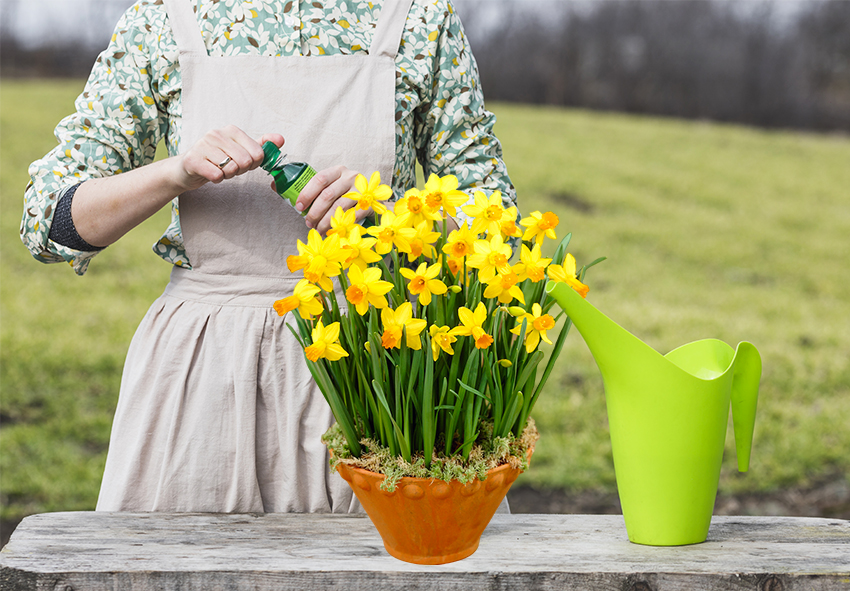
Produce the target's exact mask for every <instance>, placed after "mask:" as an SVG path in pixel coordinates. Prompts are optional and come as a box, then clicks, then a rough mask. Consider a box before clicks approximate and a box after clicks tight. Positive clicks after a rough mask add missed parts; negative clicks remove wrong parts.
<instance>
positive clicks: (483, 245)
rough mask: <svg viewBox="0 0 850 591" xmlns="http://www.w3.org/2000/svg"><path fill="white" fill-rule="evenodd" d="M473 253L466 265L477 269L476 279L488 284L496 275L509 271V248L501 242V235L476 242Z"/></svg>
mask: <svg viewBox="0 0 850 591" xmlns="http://www.w3.org/2000/svg"><path fill="white" fill-rule="evenodd" d="M473 249H474V251H475V252H474V253H473V254H472V255H471V256H470V257H469V261H468V262H467V265H469V266H470V267H472V268H473V269H478V278H479V279H480V280H481V281H483V282H484V283H488V282H489V281H490V280H491V279H493V277H495V276H496V273H507V272H509V271H510V268H511V266H510V264H509V263H508V259H510V258H511V247H510V245H509V244H505V243H504V242H502V235H501V234H498V235H496V236H493V238H491V239H490V240H489V241H487V240H476V241H475V244H473Z"/></svg>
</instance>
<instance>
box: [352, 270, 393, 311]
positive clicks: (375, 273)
mask: <svg viewBox="0 0 850 591" xmlns="http://www.w3.org/2000/svg"><path fill="white" fill-rule="evenodd" d="M348 283H349V285H348V289H346V290H345V299H347V300H348V301H349V302H351V303H352V304H354V308H355V309H356V310H357V313H358V314H360V315H361V316H363V315H364V314H365V313H366V312H367V311H368V310H369V304H371V305H373V306H375V307H376V308H377V309H379V310H380V309H381V308H386V307H387V306H388V305H389V304H388V303H387V298H386V297H384V294H385V293H387V292H388V291H390V290H391V289H392V288H393V284H392V283H390V282H389V281H382V280H381V270H380V269H377V268H374V267H369V268H367V269H366V270H365V271H361V270H360V267H358V266H356V265H355V266H352V267H351V268H350V269H349V270H348Z"/></svg>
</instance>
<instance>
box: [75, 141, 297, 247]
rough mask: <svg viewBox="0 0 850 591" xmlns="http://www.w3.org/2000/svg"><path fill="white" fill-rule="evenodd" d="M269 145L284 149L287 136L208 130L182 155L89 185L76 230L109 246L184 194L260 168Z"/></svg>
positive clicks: (79, 198) (78, 202)
mask: <svg viewBox="0 0 850 591" xmlns="http://www.w3.org/2000/svg"><path fill="white" fill-rule="evenodd" d="M265 141H272V142H274V143H275V144H276V145H277V146H278V147H280V146H282V145H283V136H281V135H280V134H276V133H272V134H266V135H264V136H263V137H261V138H260V139H259V141H257V140H253V139H251V138H250V137H248V136H247V135H246V134H245V132H244V131H242V130H241V129H239V128H238V127H235V126H232V125H231V126H228V127H225V128H223V129H216V130H213V131H210V132H208V133H207V134H206V135H204V137H202V138H201V139H200V140H198V141H197V142H196V143H195V145H193V146H192V147H191V148H190V149H189V151H188V152H186V153H185V154H182V155H180V156H174V157H172V158H166V159H165V160H159V161H157V162H153V163H151V164H148V165H146V166H142V167H140V168H136V169H134V170H130V171H128V172H125V173H123V174H116V175H112V176H107V177H103V178H96V179H91V180H89V181H86V182H85V183H83V184H82V185H80V188H79V189H78V190H77V192H76V194H75V195H74V201H73V203H72V204H71V217H72V218H73V220H74V225H75V226H76V228H77V232H78V233H79V235H80V237H82V239H83V240H85V241H86V242H88V243H89V244H92V245H94V246H108V245H109V244H112V243H113V242H115V241H116V240H118V239H119V238H120V237H121V236H123V235H124V234H126V233H127V232H128V231H130V230H131V229H132V228H134V227H136V226H137V225H139V224H140V223H141V222H142V221H144V220H146V219H147V218H149V217H150V216H151V215H153V214H154V213H156V212H157V211H159V210H160V209H161V208H162V207H163V206H164V205H166V204H167V203H168V202H170V201H171V200H172V199H174V198H175V197H177V196H178V195H180V194H181V193H185V192H186V191H190V190H192V189H197V188H198V187H200V186H202V185H204V184H206V183H208V182H213V183H220V182H221V181H223V180H225V179H229V178H233V177H235V176H237V175H240V174H242V173H245V172H247V171H249V170H252V169H254V168H257V167H258V166H260V164H262V163H263V147H262V143H263V142H265ZM219 164H221V166H218V165H219Z"/></svg>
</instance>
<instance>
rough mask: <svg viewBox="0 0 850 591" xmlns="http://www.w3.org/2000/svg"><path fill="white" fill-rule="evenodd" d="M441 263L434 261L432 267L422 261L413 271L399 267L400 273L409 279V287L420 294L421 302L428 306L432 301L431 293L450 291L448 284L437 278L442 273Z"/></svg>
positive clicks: (416, 294)
mask: <svg viewBox="0 0 850 591" xmlns="http://www.w3.org/2000/svg"><path fill="white" fill-rule="evenodd" d="M440 267H441V263H439V262H438V263H434V264H433V265H431V266H430V267H429V266H428V265H427V263H422V264H420V265H419V267H418V268H417V269H416V271H413V270H412V269H405V268H401V269H399V273H401V274H402V276H403V277H404V278H405V279H407V280H408V281H409V283H408V284H407V289H408V290H410V293H412V294H413V295H415V296H419V304H420V305H423V306H427V305H428V304H430V303H431V294H436V295H442V294H444V293H446V291H448V287H446V284H445V283H443V282H442V281H440V280H439V279H436V277H437V276H438V275H439V274H440Z"/></svg>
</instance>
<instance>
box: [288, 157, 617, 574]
mask: <svg viewBox="0 0 850 591" xmlns="http://www.w3.org/2000/svg"><path fill="white" fill-rule="evenodd" d="M457 187H458V180H457V178H455V177H454V176H445V177H442V178H440V177H437V176H436V175H431V176H430V178H429V179H428V181H427V182H426V183H425V185H424V188H423V189H421V190H420V189H410V190H409V191H407V192H406V193H405V195H404V197H402V198H401V199H399V200H398V201H397V202H395V203H394V204H392V209H389V208H388V205H389V204H387V203H385V200H387V199H388V198H389V197H390V196H391V195H392V191H391V189H390V188H389V187H388V186H386V185H382V184H381V183H380V176H379V174H378V173H377V172H376V173H374V174H373V175H372V177H371V179H369V180H367V179H366V178H365V177H364V176H362V175H361V176H359V177H358V178H357V180H356V183H355V188H356V190H355V191H353V192H352V193H349V194H348V195H347V196H348V197H350V198H351V199H353V200H355V201H356V202H357V205H356V206H355V208H352V209H349V210H348V211H343V210H342V208H339V209H337V211H336V213H335V214H334V217H333V219H332V220H331V225H332V227H331V229H330V230H329V231H328V232H327V235H326V236H325V238H322V237H321V235H320V234H319V233H318V232H317V231H316V230H310V232H309V235H308V239H307V243H306V244H304V243H303V242H301V241H300V240H299V241H298V244H297V247H298V253H299V254H298V255H294V256H290V257H289V258H288V259H287V265H288V268H289V270H290V271H291V272H293V273H296V272H298V273H303V279H301V280H300V281H299V282H298V284H297V286H296V287H295V289H294V293H293V294H292V295H290V296H288V297H285V298H283V299H281V300H279V301H277V302H275V304H274V307H275V310H277V312H278V314H280V315H281V316H284V315H286V314H291V318H294V320H295V325H294V326H293V325H291V324H290V328H291V329H292V331H293V333H294V334H295V336H296V338H297V339H298V341H299V343H300V344H301V346H302V347H303V349H304V355H305V357H306V359H307V366H308V367H309V369H310V371H311V373H312V375H313V377H314V378H315V381H316V383H317V384H318V386H319V388H320V390H321V391H322V393H323V395H324V396H325V398H326V400H327V402H328V404H329V405H330V407H331V410H332V412H333V414H334V417H335V418H336V424H335V425H334V426H333V427H332V428H331V429H330V431H328V433H326V434H325V436H324V438H323V441H324V442H325V443H326V444H327V446H328V447H329V449H330V451H331V456H332V465H333V466H334V467H335V468H336V469H337V470H338V471H339V472H340V474H341V475H342V477H343V478H345V479H346V480H347V481H348V482H349V484H350V485H351V486H352V488H353V490H354V492H355V493H356V494H357V496H358V498H359V499H360V501H361V503H362V504H363V506H364V508H365V510H366V512H367V513H368V514H369V516H370V517H371V518H372V520H373V522H374V523H375V525H376V527H377V528H378V530H379V532H380V533H381V535H382V537H383V540H384V545H385V547H386V548H387V550H388V551H389V552H390V554H392V555H393V556H396V557H398V558H400V559H402V560H407V561H409V562H416V563H420V564H439V563H443V562H450V561H453V560H459V559H461V558H464V557H466V556H468V555H470V554H472V553H473V552H474V551H475V549H476V548H477V546H478V539H479V538H480V535H481V533H482V532H483V530H484V528H485V527H486V525H487V523H488V522H489V520H490V519H491V518H492V516H493V514H494V513H495V511H496V509H497V508H498V506H499V504H500V503H501V501H502V499H503V498H504V496H505V494H506V493H507V490H508V488H509V487H510V485H511V483H512V482H513V481H514V480H515V479H516V477H517V475H518V474H519V473H520V472H521V471H522V470H524V469H526V468H527V467H528V461H529V458H530V456H531V452H532V449H533V446H534V444H535V442H536V440H537V430H536V428H535V426H534V421H533V420H532V419H531V417H530V415H531V412H532V410H533V409H534V405H535V403H536V402H537V400H538V398H539V396H540V394H541V392H542V390H543V387H544V385H545V383H546V380H547V379H548V377H549V375H550V374H551V372H552V369H553V367H554V365H555V363H556V360H557V358H558V354H559V353H560V351H561V348H562V346H563V344H564V340H565V338H566V336H567V332H568V330H569V327H570V322H569V319H565V321H564V322H563V323H562V324H561V326H560V328H558V320H559V318H558V314H556V313H555V312H556V310H557V311H558V312H560V309H559V308H557V307H556V308H555V309H554V310H553V309H552V307H553V304H554V301H553V300H551V299H550V298H549V297H548V295H547V294H546V293H545V291H544V287H545V284H546V283H547V281H554V282H562V283H566V284H568V285H569V286H571V287H572V288H573V289H575V290H576V291H577V292H579V293H580V294H581V295H582V296H584V295H585V294H586V293H587V290H588V288H587V286H586V285H585V284H584V283H583V280H584V273H585V271H586V270H587V268H589V267H591V266H592V265H594V264H596V263H597V262H599V261H601V260H602V259H597V260H596V261H594V262H592V263H590V264H589V265H585V266H584V267H582V268H580V269H577V267H576V261H575V259H574V258H573V256H572V255H571V254H569V253H568V252H567V245H568V243H569V240H570V235H569V234H568V235H566V236H565V237H564V238H563V239H561V240H560V242H556V241H557V235H556V229H557V227H558V225H559V220H558V217H557V216H556V215H555V214H554V213H552V212H545V213H541V212H539V211H534V212H532V213H531V214H530V215H529V216H527V217H524V218H522V219H521V220H520V221H519V224H517V219H518V216H517V210H516V208H515V207H507V208H506V207H505V206H504V204H503V200H502V195H501V194H500V193H499V192H498V191H495V192H493V193H492V194H490V195H486V194H485V193H483V192H481V191H475V192H474V195H473V200H470V199H469V197H468V196H467V194H465V193H463V192H462V191H459V190H457ZM469 201H471V202H470V203H467V202H469ZM357 208H361V209H369V208H371V209H373V210H374V212H375V214H376V218H377V221H378V223H376V224H375V225H373V226H371V227H369V228H368V229H364V228H363V227H362V226H361V225H359V224H357V223H356V222H355V210H356V209H357ZM458 209H461V210H462V211H463V213H464V214H466V216H467V218H468V220H469V223H465V224H461V225H460V227H459V228H458V229H456V230H453V231H449V230H448V223H447V221H448V219H449V217H452V218H453V217H454V216H456V214H457V211H458ZM547 241H553V243H552V244H553V246H555V248H554V254H553V255H552V256H551V257H547V256H544V250H543V249H544V245H545V243H546V242H547ZM517 245H518V246H519V248H516V246H517ZM512 261H513V262H512ZM542 343H547V344H548V345H550V347H549V356H548V360H547V361H545V362H544V359H546V353H544V351H543V350H541V344H542ZM465 526H469V527H465ZM465 529H471V531H470V532H469V533H465V532H464V531H463V530H465Z"/></svg>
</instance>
